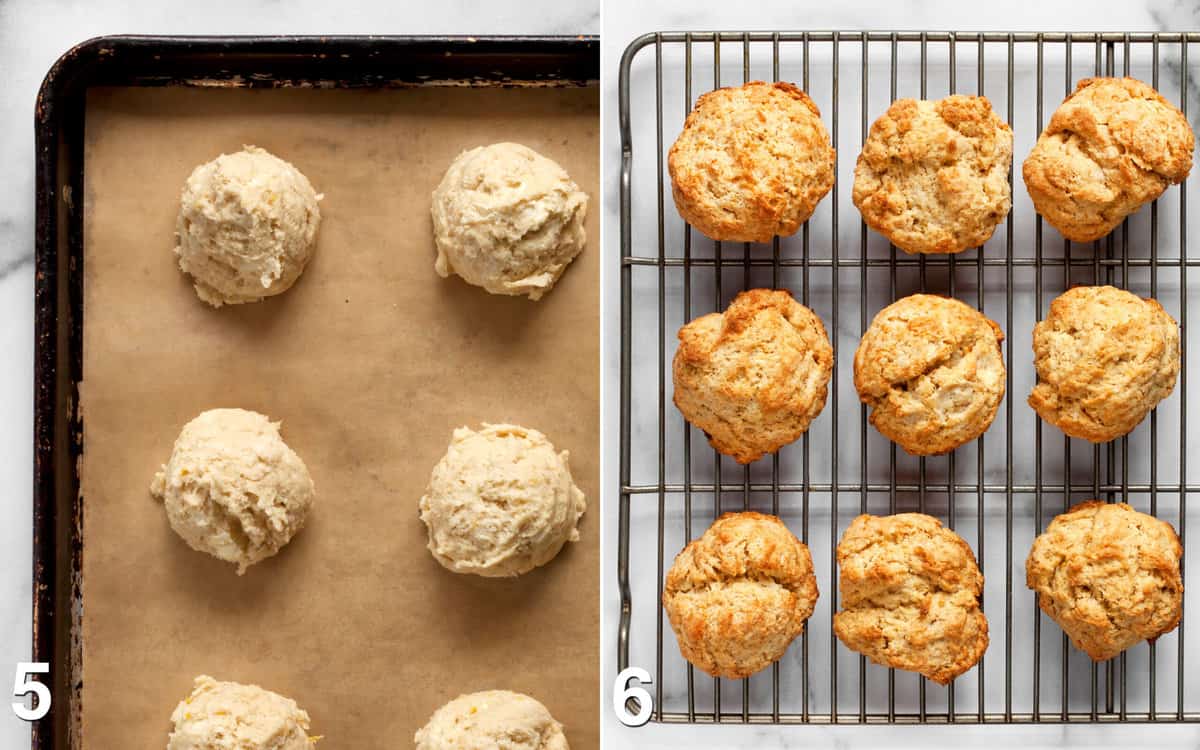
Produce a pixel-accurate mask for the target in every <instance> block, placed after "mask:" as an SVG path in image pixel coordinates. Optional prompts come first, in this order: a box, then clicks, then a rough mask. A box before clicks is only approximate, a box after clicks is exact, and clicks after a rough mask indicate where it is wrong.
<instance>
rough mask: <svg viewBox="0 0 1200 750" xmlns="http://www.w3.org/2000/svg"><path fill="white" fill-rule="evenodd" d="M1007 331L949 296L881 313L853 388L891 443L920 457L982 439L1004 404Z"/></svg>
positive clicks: (918, 298) (858, 357) (862, 350)
mask: <svg viewBox="0 0 1200 750" xmlns="http://www.w3.org/2000/svg"><path fill="white" fill-rule="evenodd" d="M1003 340H1004V334H1003V333H1002V332H1001V331H1000V326H998V325H996V324H995V323H994V322H992V321H991V320H989V319H988V318H986V317H984V315H983V313H981V312H979V311H978V310H976V309H975V308H973V307H971V306H969V305H966V304H964V303H962V302H959V301H958V300H955V299H950V298H948V297H939V296H936V295H932V294H914V295H912V296H909V297H904V298H902V299H899V300H897V301H895V302H893V303H892V304H890V305H888V306H887V307H885V308H883V309H882V310H880V311H879V314H878V315H876V316H875V319H874V320H873V321H871V326H870V327H869V328H867V331H866V333H864V334H863V337H862V341H861V342H860V343H859V345H858V351H856V352H855V353H854V387H855V388H856V389H858V396H859V398H860V399H862V402H863V403H864V404H867V405H869V406H870V407H871V415H870V421H871V424H873V425H875V428H876V429H877V430H879V431H880V432H881V433H882V434H883V435H884V437H886V438H888V439H890V440H892V441H894V442H895V443H896V444H898V445H899V446H900V447H901V448H903V449H904V450H906V451H908V452H909V453H911V454H912V455H914V456H932V455H937V454H939V453H946V452H948V451H952V450H954V449H955V448H958V447H959V446H961V445H964V444H966V443H969V442H970V441H972V440H974V439H975V438H977V437H979V436H980V435H982V434H983V433H984V432H985V431H987V428H988V427H989V426H990V425H991V424H992V420H993V419H994V418H995V417H996V411H997V410H998V409H999V408H1000V402H1001V401H1002V400H1003V399H1004V378H1005V369H1004V357H1003V355H1002V354H1001V353H1000V342H1001V341H1003Z"/></svg>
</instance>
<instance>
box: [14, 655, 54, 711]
mask: <svg viewBox="0 0 1200 750" xmlns="http://www.w3.org/2000/svg"><path fill="white" fill-rule="evenodd" d="M49 673H50V665H49V664H48V663H46V662H44V661H35V662H29V661H23V662H21V663H20V664H18V665H17V674H16V676H15V677H14V678H13V697H14V698H22V699H24V698H25V697H26V696H28V695H32V696H33V697H34V702H33V708H26V707H25V701H24V700H19V701H13V704H12V709H13V713H15V714H16V715H17V718H18V719H23V720H24V721H37V720H38V719H41V718H42V717H44V716H45V715H46V714H48V713H49V712H50V688H48V687H47V686H46V684H45V683H42V682H33V681H31V680H30V679H29V675H31V674H49Z"/></svg>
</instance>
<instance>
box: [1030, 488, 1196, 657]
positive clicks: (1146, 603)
mask: <svg viewBox="0 0 1200 750" xmlns="http://www.w3.org/2000/svg"><path fill="white" fill-rule="evenodd" d="M1182 555H1183V547H1181V546H1180V544H1179V537H1178V536H1177V535H1176V534H1175V529H1173V528H1171V525H1170V524H1169V523H1167V522H1166V521H1161V520H1159V519H1157V518H1155V517H1153V516H1149V515H1146V514H1145V513H1139V512H1138V511H1136V510H1134V509H1133V508H1131V507H1129V506H1128V505H1126V504H1125V503H1111V504H1109V503H1102V502H1099V501H1098V500H1090V501H1088V502H1085V503H1080V504H1078V505H1076V506H1074V507H1073V508H1071V509H1070V510H1068V511H1067V512H1066V513H1063V514H1062V515H1060V516H1057V517H1055V519H1054V520H1053V521H1051V522H1050V525H1049V526H1047V527H1046V531H1045V532H1043V533H1042V534H1041V535H1040V536H1038V538H1037V539H1035V540H1034V541H1033V548H1032V549H1031V550H1030V551H1029V558H1028V559H1027V560H1026V561H1025V582H1026V584H1027V585H1028V586H1029V588H1031V589H1033V590H1034V591H1036V592H1037V595H1038V605H1039V606H1041V608H1042V611H1044V612H1045V613H1046V614H1047V615H1049V616H1050V618H1051V619H1053V620H1054V621H1055V622H1057V623H1058V624H1059V625H1060V626H1061V627H1062V629H1063V630H1064V631H1065V632H1066V634H1067V635H1068V636H1070V637H1071V642H1072V643H1074V644H1075V647H1076V648H1079V649H1082V650H1083V651H1085V652H1087V655H1088V656H1090V657H1092V659H1093V660H1095V661H1104V660H1105V659H1111V658H1112V657H1114V656H1116V655H1117V654H1119V653H1121V652H1122V651H1124V650H1125V649H1127V648H1129V647H1130V646H1132V645H1134V644H1135V643H1138V642H1139V641H1142V640H1148V641H1150V642H1151V643H1153V642H1154V640H1155V639H1156V638H1158V637H1159V636H1160V635H1162V634H1164V633H1167V632H1170V631H1171V630H1174V629H1175V626H1176V625H1178V624H1179V619H1180V617H1181V616H1182V614H1183V578H1182V577H1181V575H1180V572H1179V558H1180V557H1181V556H1182Z"/></svg>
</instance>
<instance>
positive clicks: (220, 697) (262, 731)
mask: <svg viewBox="0 0 1200 750" xmlns="http://www.w3.org/2000/svg"><path fill="white" fill-rule="evenodd" d="M171 721H172V722H173V723H174V724H175V729H174V731H172V732H171V736H170V738H169V739H168V740H167V750H311V749H312V747H313V746H314V745H316V742H317V739H316V738H315V737H309V736H308V721H309V719H308V714H307V713H306V712H305V711H303V710H301V709H300V707H299V706H297V705H296V701H294V700H292V699H290V698H284V697H283V696H282V695H279V694H277V693H272V692H271V691H269V690H263V689H262V688H260V687H259V686H257V685H239V684H238V683H236V682H218V681H217V680H214V679H213V678H211V677H209V676H208V675H201V676H199V677H197V678H196V681H195V685H194V687H193V688H192V694H191V695H189V696H188V697H187V698H184V699H183V700H182V701H180V703H179V705H178V706H176V707H175V712H174V713H173V714H171Z"/></svg>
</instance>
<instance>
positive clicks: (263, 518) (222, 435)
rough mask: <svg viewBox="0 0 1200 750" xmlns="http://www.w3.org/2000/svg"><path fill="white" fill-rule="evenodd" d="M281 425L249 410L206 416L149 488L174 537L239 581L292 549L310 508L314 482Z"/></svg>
mask: <svg viewBox="0 0 1200 750" xmlns="http://www.w3.org/2000/svg"><path fill="white" fill-rule="evenodd" d="M279 425H280V423H279V422H272V421H271V420H270V419H268V418H267V417H266V416H264V415H262V414H259V413H257V412H253V411H246V410H244V409H212V410H209V411H206V412H203V413H202V414H200V416H198V417H196V418H195V419H193V420H192V421H190V422H188V423H187V424H186V425H184V427H183V430H182V431H181V432H180V433H179V437H178V438H177V439H176V440H175V448H174V450H173V451H172V452H171V458H170V459H169V460H168V461H167V463H166V464H164V465H163V467H162V469H161V470H160V471H159V472H158V473H157V474H155V476H154V481H153V482H152V483H151V485H150V493H151V494H152V495H154V497H155V498H156V499H158V500H159V501H161V502H162V503H163V505H164V507H165V508H166V511H167V520H168V521H169V522H170V524H171V528H172V529H174V530H175V533H177V534H179V536H181V537H182V538H183V540H184V541H185V542H187V543H188V546H189V547H191V548H192V549H194V550H197V551H200V552H207V553H208V554H210V555H212V556H213V557H216V558H218V559H220V560H225V561H226V562H231V563H234V564H236V565H237V572H238V575H241V574H243V573H245V572H246V569H247V568H248V567H250V566H251V565H253V564H254V563H257V562H259V561H261V560H265V559H266V558H268V557H271V556H272V555H274V554H275V553H277V552H279V550H280V549H281V548H283V546H284V545H285V544H287V543H288V542H289V541H291V539H292V537H293V536H294V535H295V534H296V532H298V531H299V530H300V529H301V528H303V526H304V522H305V519H307V517H308V513H309V510H310V508H311V507H312V503H313V497H314V494H315V490H314V487H313V481H312V477H310V476H309V474H308V468H307V467H306V466H305V465H304V462H303V461H301V460H300V457H299V456H297V455H296V452H295V451H293V450H292V449H291V448H289V447H288V446H287V444H286V443H284V442H283V438H281V437H280V436H279Z"/></svg>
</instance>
